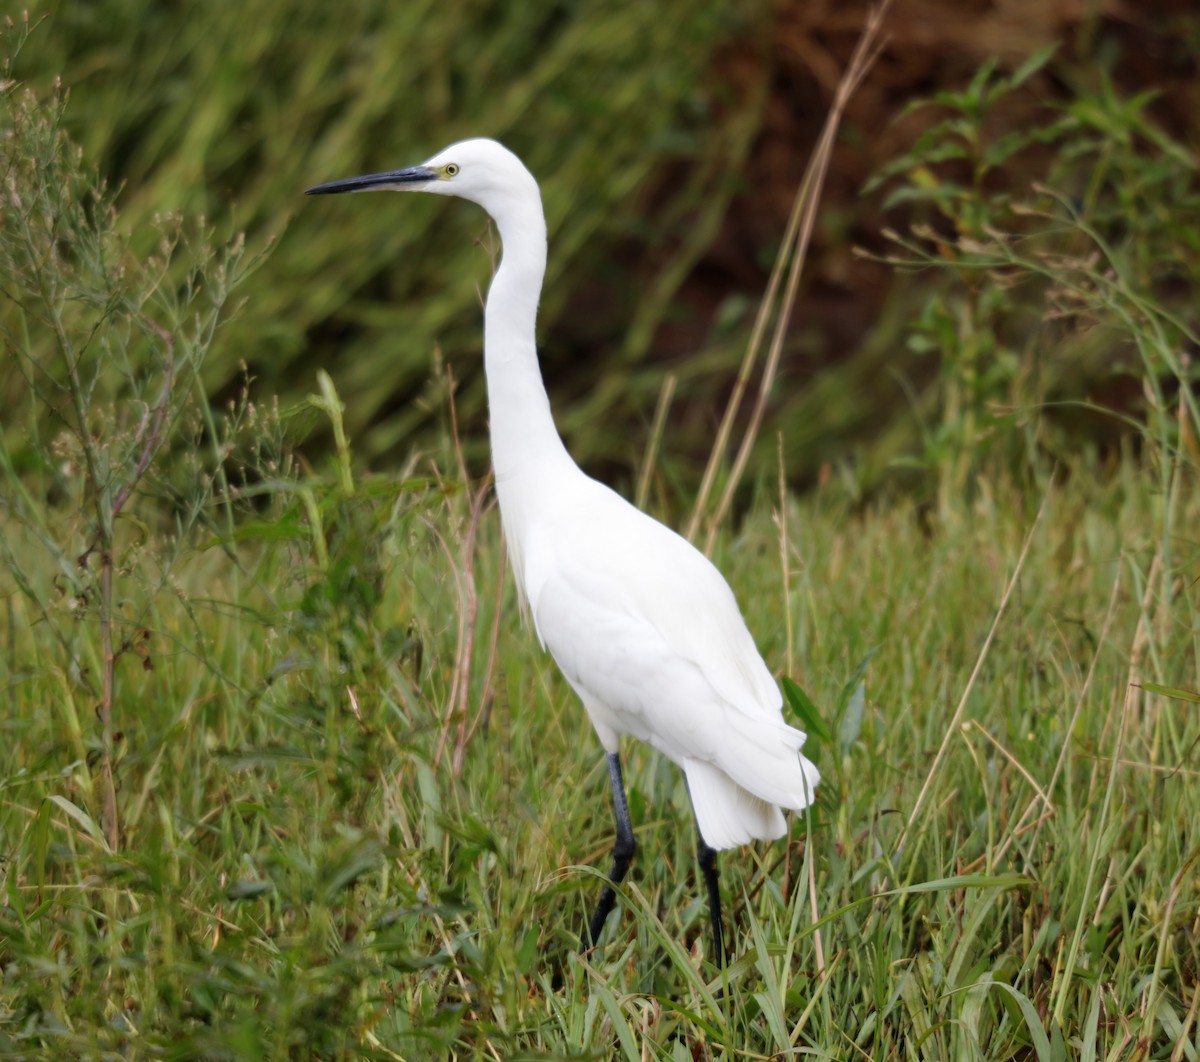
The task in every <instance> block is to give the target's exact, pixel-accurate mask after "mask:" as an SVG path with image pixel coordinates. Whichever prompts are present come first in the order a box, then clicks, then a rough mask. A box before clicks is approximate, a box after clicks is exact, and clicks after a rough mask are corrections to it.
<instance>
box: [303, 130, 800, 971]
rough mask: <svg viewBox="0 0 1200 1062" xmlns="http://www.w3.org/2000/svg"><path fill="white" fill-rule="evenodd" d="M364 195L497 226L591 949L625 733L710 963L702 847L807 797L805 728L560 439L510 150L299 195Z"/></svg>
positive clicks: (542, 607)
mask: <svg viewBox="0 0 1200 1062" xmlns="http://www.w3.org/2000/svg"><path fill="white" fill-rule="evenodd" d="M375 190H389V191H400V192H406V191H417V192H432V193H434V194H436V195H449V196H458V197H460V198H462V199H467V200H470V201H471V202H473V203H477V204H478V205H479V206H481V207H483V209H484V210H486V211H487V212H488V214H490V215H491V217H492V220H493V221H494V222H495V223H496V226H497V228H498V229H499V231H500V240H501V243H502V245H503V253H502V260H501V263H500V266H499V268H498V269H497V270H496V274H495V277H494V278H493V280H492V284H491V289H490V291H489V293H488V298H487V308H486V311H485V313H484V370H485V373H486V377H487V391H488V407H489V414H490V418H491V444H492V462H493V467H494V471H495V482H496V494H497V496H498V498H499V502H500V516H501V521H502V523H503V527H504V534H505V537H506V539H507V542H508V551H509V556H510V557H511V558H512V566H513V572H514V574H515V577H516V582H517V585H518V587H519V590H520V592H521V593H522V594H523V595H524V598H525V601H526V602H527V604H528V607H529V613H530V615H531V616H532V618H533V623H534V626H535V628H536V631H537V634H538V637H539V639H540V640H541V642H542V645H543V646H544V647H545V648H547V649H549V650H550V654H551V655H552V656H553V657H554V659H555V661H556V662H557V664H558V666H559V668H560V669H561V671H562V673H563V675H564V676H565V678H566V680H567V682H568V683H570V685H571V687H572V688H573V689H574V690H575V692H576V693H577V694H578V695H579V698H580V700H582V701H583V706H584V708H586V709H587V713H588V715H589V716H590V718H591V721H592V726H593V727H594V728H595V730H596V734H597V735H598V737H599V738H600V743H601V744H602V745H603V746H604V750H605V752H606V753H607V757H608V773H609V778H610V781H611V784H612V799H613V811H614V814H615V817H616V832H617V837H616V843H615V845H614V847H613V865H612V871H611V873H610V875H609V883H608V884H607V885H606V886H605V889H604V891H603V893H602V895H601V898H600V903H599V905H598V907H597V909H596V912H595V915H594V917H593V918H592V920H591V923H590V924H589V927H588V931H589V937H590V941H591V943H592V944H593V945H594V944H595V943H596V942H597V940H598V938H599V935H600V931H601V929H602V928H603V925H604V922H605V919H606V918H607V916H608V914H609V912H610V911H611V910H612V908H613V904H614V902H615V899H616V894H615V891H614V889H615V887H616V886H617V885H619V884H620V882H621V880H622V879H623V878H624V877H625V874H626V872H627V871H628V869H629V865H630V862H631V860H632V859H633V855H634V850H635V847H636V845H635V841H634V836H633V826H632V823H631V822H630V818H629V807H628V804H627V802H626V797H625V787H624V783H623V781H622V777H621V761H620V745H619V738H620V737H621V735H623V734H627V735H629V736H631V737H634V738H637V739H639V740H641V741H644V742H646V743H648V744H649V745H651V746H652V747H653V748H655V749H657V750H658V751H659V752H661V753H662V754H663V755H665V756H667V757H668V758H669V759H671V760H673V761H674V762H675V763H676V764H678V765H679V767H680V768H681V769H682V770H683V773H684V777H685V778H686V780H687V789H688V793H689V795H690V797H691V802H692V808H693V811H694V813H695V819H696V826H697V829H698V831H699V863H700V868H701V871H702V873H703V875H704V880H705V885H706V887H707V890H708V902H709V911H710V914H711V917H712V930H713V942H714V949H713V958H714V960H715V961H716V962H718V963H720V962H721V961H723V959H724V957H725V949H724V946H723V943H722V932H721V901H720V893H719V891H718V886H717V858H716V853H717V851H718V850H720V849H726V848H732V847H735V846H737V845H741V844H745V843H747V842H749V841H751V840H753V839H755V838H763V839H767V840H773V839H775V838H778V837H781V836H783V834H784V833H785V832H786V829H787V827H786V823H785V821H784V817H783V814H782V812H781V810H780V809H781V808H789V809H793V810H801V809H803V808H805V807H807V806H808V804H809V803H810V802H811V801H812V799H813V788H814V787H815V786H816V784H817V782H818V780H819V778H818V773H817V769H816V768H815V767H814V766H813V764H812V763H810V762H809V761H808V760H807V759H805V758H804V756H803V755H802V754H801V749H802V747H803V745H804V739H805V735H804V733H803V732H802V731H800V730H797V729H795V728H794V727H791V726H789V725H788V724H787V723H785V722H784V719H783V713H782V707H781V706H782V698H781V697H780V694H779V688H778V686H777V685H776V683H775V680H774V679H773V678H772V676H771V672H770V671H769V670H768V668H767V665H766V664H765V663H764V662H763V659H762V657H761V656H760V655H759V652H758V649H757V648H756V647H755V644H754V640H753V638H752V637H751V635H750V632H749V631H748V630H747V628H746V624H745V621H744V620H743V619H742V615H741V612H740V611H739V609H738V606H737V602H736V601H735V600H734V596H733V593H732V591H731V590H730V589H729V586H728V584H727V583H726V582H725V580H724V578H722V576H721V574H720V573H719V572H718V571H717V569H716V568H715V567H714V566H713V565H712V563H711V562H710V561H709V560H708V558H706V557H705V556H704V555H703V554H702V553H700V552H699V550H697V549H696V548H695V547H693V546H692V545H691V544H690V543H689V542H687V541H686V540H685V539H683V538H681V537H680V536H679V535H677V534H676V533H675V532H674V531H671V530H669V529H668V528H666V527H664V526H663V525H662V524H660V523H658V522H657V521H656V520H653V519H652V518H651V517H649V516H647V515H646V514H645V513H643V512H641V511H640V510H638V509H636V508H635V507H634V506H632V505H630V504H629V503H628V502H627V501H625V499H624V498H622V497H621V496H620V495H618V494H617V493H615V492H614V491H612V490H610V489H609V488H608V487H606V486H604V485H603V484H602V483H598V482H597V481H596V480H594V479H592V478H590V477H589V476H587V475H585V474H584V473H583V472H582V471H581V470H580V469H579V467H578V466H577V465H576V464H575V462H574V461H573V460H572V459H571V457H570V455H569V454H568V453H567V451H566V448H565V447H564V446H563V443H562V440H561V439H560V438H559V435H558V431H557V430H556V428H555V426H554V420H553V417H552V416H551V412H550V401H549V399H548V398H547V396H546V389H545V386H544V384H543V383H542V375H541V370H540V368H539V366H538V358H537V349H536V346H535V342H534V330H535V324H536V317H537V307H538V299H539V297H540V295H541V288H542V278H543V274H544V273H545V267H546V221H545V216H544V214H543V212H542V200H541V194H540V193H539V191H538V185H537V182H536V181H535V180H534V178H533V176H532V175H531V174H530V172H529V171H528V170H527V169H526V168H525V166H524V164H523V163H522V162H521V160H520V159H518V158H517V156H516V155H514V154H513V153H512V152H511V151H509V150H508V149H507V148H505V147H503V146H502V145H500V144H498V143H496V142H495V141H494V140H484V139H477V140H464V141H462V142H460V143H457V144H453V145H451V146H450V147H448V148H446V149H445V150H444V151H440V152H438V154H436V155H434V156H433V158H431V159H429V160H428V161H427V162H424V163H422V164H421V165H419V166H412V167H410V168H408V169H401V170H392V171H390V172H387V173H375V174H369V175H367V176H363V177H351V178H349V179H346V180H340V181H332V182H330V183H328V184H322V185H319V186H318V187H316V188H310V189H309V190H308V194H310V195H327V194H333V193H338V192H367V191H375Z"/></svg>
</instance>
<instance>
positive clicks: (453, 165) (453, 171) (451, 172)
mask: <svg viewBox="0 0 1200 1062" xmlns="http://www.w3.org/2000/svg"><path fill="white" fill-rule="evenodd" d="M443 172H444V173H445V174H446V176H447V177H457V176H458V163H457V162H447V163H446V168H445V170H444V171H443Z"/></svg>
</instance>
